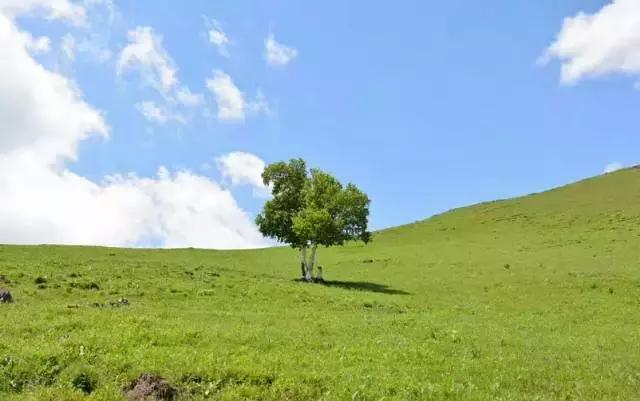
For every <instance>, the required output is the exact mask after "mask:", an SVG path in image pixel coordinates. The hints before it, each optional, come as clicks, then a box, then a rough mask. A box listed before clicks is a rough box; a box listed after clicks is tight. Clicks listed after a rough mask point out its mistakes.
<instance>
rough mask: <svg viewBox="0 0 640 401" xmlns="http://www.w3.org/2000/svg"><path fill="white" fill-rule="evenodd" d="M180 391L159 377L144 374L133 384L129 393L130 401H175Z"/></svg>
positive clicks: (128, 398)
mask: <svg viewBox="0 0 640 401" xmlns="http://www.w3.org/2000/svg"><path fill="white" fill-rule="evenodd" d="M177 395H178V391H177V390H176V389H175V388H174V387H173V386H171V384H170V383H169V382H168V381H166V380H164V379H163V378H162V377H160V376H158V375H154V374H151V373H144V374H143V375H141V376H140V377H139V378H138V380H136V381H135V382H133V383H132V384H131V387H130V388H129V391H128V392H127V400H129V401H173V400H175V399H176V396H177Z"/></svg>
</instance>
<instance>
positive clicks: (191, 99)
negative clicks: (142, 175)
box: [176, 87, 204, 107]
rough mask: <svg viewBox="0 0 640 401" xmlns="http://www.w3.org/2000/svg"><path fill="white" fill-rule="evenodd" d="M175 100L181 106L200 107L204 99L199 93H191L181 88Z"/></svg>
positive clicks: (187, 89) (185, 88)
mask: <svg viewBox="0 0 640 401" xmlns="http://www.w3.org/2000/svg"><path fill="white" fill-rule="evenodd" d="M176 99H177V100H178V102H180V103H181V104H182V105H184V106H187V107H196V106H200V105H201V104H202V103H203V102H204V98H203V96H202V95H201V94H200V93H193V92H191V91H190V90H189V88H187V87H182V88H180V89H178V91H177V92H176Z"/></svg>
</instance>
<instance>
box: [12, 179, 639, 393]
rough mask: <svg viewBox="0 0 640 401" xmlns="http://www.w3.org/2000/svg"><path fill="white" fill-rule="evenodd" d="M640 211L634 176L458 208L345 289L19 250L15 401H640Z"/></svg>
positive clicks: (201, 264) (140, 258)
mask: <svg viewBox="0 0 640 401" xmlns="http://www.w3.org/2000/svg"><path fill="white" fill-rule="evenodd" d="M639 200H640V170H637V169H630V170H624V171H620V172H617V173H614V174H610V175H607V176H604V177H597V178H594V179H590V180H586V181H583V182H581V183H578V184H574V185H571V186H567V187H564V188H561V189H557V190H554V191H550V192H546V193H543V194H537V195H533V196H528V197H524V198H519V199H514V200H508V201H500V202H492V203H487V204H482V205H478V206H474V207H469V208H464V209H459V210H455V211H452V212H449V213H446V214H443V215H440V216H437V217H434V218H432V219H429V220H427V221H425V222H421V223H416V224H412V225H407V226H403V227H398V228H395V229H390V230H386V231H383V232H381V233H379V234H377V235H376V237H375V242H374V243H373V244H372V245H369V246H366V247H363V246H349V247H346V248H340V249H331V250H322V252H321V253H320V254H319V256H320V263H321V264H322V265H324V266H325V274H326V276H328V278H329V279H331V280H336V281H340V282H342V284H340V285H334V286H328V287H325V286H320V285H307V284H301V283H297V282H293V281H292V278H294V277H296V275H297V274H298V266H297V259H296V255H295V254H294V252H293V251H292V250H289V249H269V250H260V251H243V252H213V251H200V250H151V251H147V250H125V249H107V248H80V247H13V246H12V247H0V274H6V275H7V276H9V278H10V279H12V280H13V281H14V282H13V283H12V284H10V287H11V288H12V291H13V292H14V295H15V297H16V298H17V302H16V303H15V304H13V305H0V399H2V400H9V401H18V400H20V401H23V400H61V399H62V400H67V399H69V400H83V399H92V400H122V390H121V389H122V386H124V385H126V383H129V382H130V381H131V380H132V379H133V378H135V377H136V376H137V375H138V374H139V373H140V372H145V371H154V372H158V373H160V374H161V375H163V376H164V377H166V378H168V379H169V380H170V381H172V382H173V383H175V384H176V385H177V386H178V387H179V388H180V391H181V396H180V397H181V398H180V399H181V400H192V399H193V400H200V399H223V400H232V399H242V397H244V398H245V399H265V400H316V399H323V400H342V399H346V400H380V399H383V397H384V399H385V400H393V399H402V400H404V399H415V400H418V399H434V400H441V399H455V400H487V399H495V400H599V401H600V400H631V399H638V398H640V341H639V339H640V259H639V257H638V256H639V255H640V252H639V251H640V249H639V247H638V242H639V241H638V240H639V239H640V225H639V223H640V202H639ZM368 259H370V260H368ZM369 262H370V263H369ZM72 273H75V274H78V275H79V277H75V278H73V277H70V275H71V274H72ZM37 276H45V277H46V278H47V280H48V283H47V288H46V289H37V288H36V285H35V284H34V279H35V278H36V277H37ZM74 282H75V283H88V282H96V283H98V284H99V285H100V290H83V289H80V288H71V283H74ZM122 296H124V297H127V298H128V299H129V300H130V302H131V305H130V306H129V307H122V308H109V307H107V308H95V307H91V306H90V304H91V303H92V302H105V301H106V300H111V299H117V298H119V297H122ZM70 304H78V305H79V308H77V309H76V308H68V307H67V306H68V305H70ZM5 356H6V358H5ZM2 358H3V359H2ZM83 372H84V373H87V374H89V376H91V377H92V378H93V379H94V380H96V382H97V389H96V391H94V392H93V394H92V395H91V396H89V397H85V396H84V395H82V394H81V393H80V392H78V391H76V390H73V388H72V386H71V382H72V380H73V378H74V377H76V376H77V375H78V374H80V373H83Z"/></svg>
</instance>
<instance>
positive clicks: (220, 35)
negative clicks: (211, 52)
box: [209, 20, 231, 57]
mask: <svg viewBox="0 0 640 401" xmlns="http://www.w3.org/2000/svg"><path fill="white" fill-rule="evenodd" d="M209 42H210V43H211V44H213V45H215V46H216V48H217V49H218V53H219V54H220V55H221V56H224V57H229V48H228V46H229V44H230V43H231V41H229V38H228V37H227V34H226V33H225V32H224V31H223V30H222V26H221V25H220V23H219V22H218V21H215V20H214V21H213V27H212V28H211V29H209Z"/></svg>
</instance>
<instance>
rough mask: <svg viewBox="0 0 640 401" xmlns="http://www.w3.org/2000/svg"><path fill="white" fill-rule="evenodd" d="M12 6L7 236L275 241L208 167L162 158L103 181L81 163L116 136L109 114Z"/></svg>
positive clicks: (0, 43)
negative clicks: (176, 165)
mask: <svg viewBox="0 0 640 401" xmlns="http://www.w3.org/2000/svg"><path fill="white" fill-rule="evenodd" d="M94 1H95V0H94ZM50 3H51V4H58V3H56V2H50ZM6 4H7V3H6V2H5V3H0V5H6ZM16 4H20V5H22V4H23V3H16ZM0 10H4V9H3V8H0ZM44 10H45V11H47V10H48V11H50V10H49V9H47V8H44ZM12 12H14V13H15V12H16V11H15V9H12ZM7 15H11V17H7ZM7 15H5V14H3V13H1V12H0V48H1V49H2V52H3V60H4V62H2V63H0V93H2V96H0V132H1V133H2V134H1V135H0V199H1V202H2V207H1V208H0V243H28V244H33V243H63V244H100V245H116V246H121V245H127V246H129V245H130V246H135V245H141V244H142V245H144V244H154V245H157V244H159V245H161V246H166V247H183V246H198V247H214V248H246V247H258V246H264V245H266V242H265V240H264V239H263V238H262V236H261V235H260V233H259V232H258V230H257V228H256V227H255V225H254V224H253V223H252V221H251V218H250V216H248V215H247V214H246V213H245V212H244V211H243V210H242V209H241V208H240V207H239V206H238V205H237V203H236V202H235V200H234V198H233V196H232V194H231V193H230V192H229V191H227V190H225V189H223V188H222V187H221V186H220V185H218V184H217V183H216V182H214V181H211V180H210V179H208V178H206V177H203V176H199V175H195V174H193V173H191V172H188V171H178V172H174V173H170V172H169V171H168V170H167V169H165V168H160V169H159V171H158V175H157V176H155V177H151V178H142V177H138V176H137V175H135V174H129V175H115V176H111V177H107V178H106V179H105V180H104V181H103V182H99V183H98V182H93V181H91V180H88V179H87V178H85V177H82V176H81V175H78V174H76V173H74V172H73V171H71V170H70V169H69V168H68V167H67V166H66V162H67V161H68V160H70V159H73V158H75V157H76V156H77V154H76V149H77V147H78V145H79V143H81V142H82V141H83V140H84V139H86V138H87V137H89V136H92V135H102V136H106V135H107V134H108V127H107V124H106V122H105V121H104V118H103V116H102V114H101V113H100V112H99V111H98V110H96V109H95V108H93V107H92V106H91V105H89V104H88V103H86V101H85V100H84V99H83V97H82V94H81V92H80V90H79V89H78V88H77V87H76V86H75V84H74V82H73V81H72V80H70V79H68V78H66V77H64V76H62V75H61V74H60V73H58V72H54V71H50V70H47V69H46V68H45V67H44V66H42V65H41V64H39V63H38V62H37V61H36V60H35V59H34V58H33V57H32V56H31V55H30V54H29V51H28V46H29V35H28V34H27V33H26V32H23V31H21V30H20V29H19V28H18V26H17V25H16V24H15V21H14V20H13V16H14V14H7ZM46 15H47V16H53V17H56V16H57V15H61V16H60V18H62V15H64V13H53V12H49V13H47V14H46ZM53 17H52V18H53ZM56 18H57V17H56Z"/></svg>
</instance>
